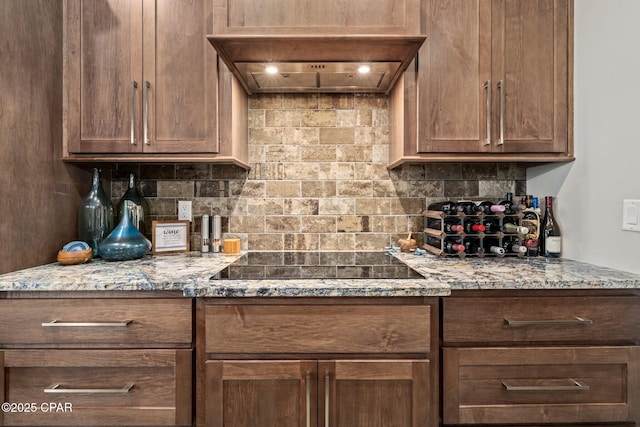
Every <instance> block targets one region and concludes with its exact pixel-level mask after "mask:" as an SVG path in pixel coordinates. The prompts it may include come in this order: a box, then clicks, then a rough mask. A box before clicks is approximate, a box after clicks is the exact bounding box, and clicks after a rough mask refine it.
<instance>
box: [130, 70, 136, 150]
mask: <svg viewBox="0 0 640 427" xmlns="http://www.w3.org/2000/svg"><path fill="white" fill-rule="evenodd" d="M137 90H138V82H137V81H135V80H131V115H130V118H131V122H130V123H129V126H130V127H131V145H137V141H136V91H137Z"/></svg>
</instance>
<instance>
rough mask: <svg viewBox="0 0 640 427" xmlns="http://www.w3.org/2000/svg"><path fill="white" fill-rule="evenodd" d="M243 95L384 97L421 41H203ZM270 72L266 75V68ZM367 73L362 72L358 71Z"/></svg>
mask: <svg viewBox="0 0 640 427" xmlns="http://www.w3.org/2000/svg"><path fill="white" fill-rule="evenodd" d="M207 38H208V39H209V41H210V42H211V44H212V45H213V47H214V48H215V50H216V51H217V52H218V55H219V56H220V58H221V59H222V60H223V61H224V63H225V64H226V65H227V67H229V69H230V70H231V72H232V73H233V74H234V75H235V76H236V77H237V78H238V80H239V81H240V82H241V84H242V86H243V87H244V89H245V90H246V91H247V93H248V94H250V95H251V94H255V93H301V92H335V93H339V92H362V93H386V94H388V93H389V92H390V90H391V89H392V88H393V85H394V84H395V83H396V81H397V80H398V78H399V77H400V75H401V74H402V73H403V72H404V71H405V70H406V69H407V67H408V66H409V64H410V63H411V61H412V60H413V59H414V58H415V57H416V55H417V53H418V49H419V48H420V46H421V45H422V43H423V42H424V40H425V38H426V37H424V36H420V35H416V36H407V35H389V34H386V35H326V36H318V35H314V36H300V35H286V36H279V35H235V34H234V35H228V34H227V35H209V36H207ZM269 66H271V67H273V68H272V69H271V70H269V71H268V70H267V67H269ZM362 66H365V67H366V68H368V72H362V71H363V70H361V67H362Z"/></svg>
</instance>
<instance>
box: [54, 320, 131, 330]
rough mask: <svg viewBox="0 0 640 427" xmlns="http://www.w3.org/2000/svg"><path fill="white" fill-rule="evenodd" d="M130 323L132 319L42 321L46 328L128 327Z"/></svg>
mask: <svg viewBox="0 0 640 427" xmlns="http://www.w3.org/2000/svg"><path fill="white" fill-rule="evenodd" d="M130 324H131V320H125V321H122V322H60V321H58V320H51V321H49V322H42V326H43V327H45V328H78V327H80V328H126V327H127V326H129V325H130Z"/></svg>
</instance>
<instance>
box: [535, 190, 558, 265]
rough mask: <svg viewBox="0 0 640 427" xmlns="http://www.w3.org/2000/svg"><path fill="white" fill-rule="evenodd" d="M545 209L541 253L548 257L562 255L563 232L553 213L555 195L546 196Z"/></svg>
mask: <svg viewBox="0 0 640 427" xmlns="http://www.w3.org/2000/svg"><path fill="white" fill-rule="evenodd" d="M544 204H545V211H544V218H543V220H542V225H541V236H540V237H541V239H540V253H541V254H542V255H544V256H546V257H551V258H559V257H560V255H562V232H561V231H560V225H559V224H558V221H556V218H555V216H554V214H553V197H551V196H547V197H545V198H544Z"/></svg>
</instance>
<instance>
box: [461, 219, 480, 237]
mask: <svg viewBox="0 0 640 427" xmlns="http://www.w3.org/2000/svg"><path fill="white" fill-rule="evenodd" d="M484 230H485V226H484V225H483V224H482V222H481V221H480V220H479V219H469V218H466V219H465V221H464V231H465V233H467V234H478V233H482V232H484Z"/></svg>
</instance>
